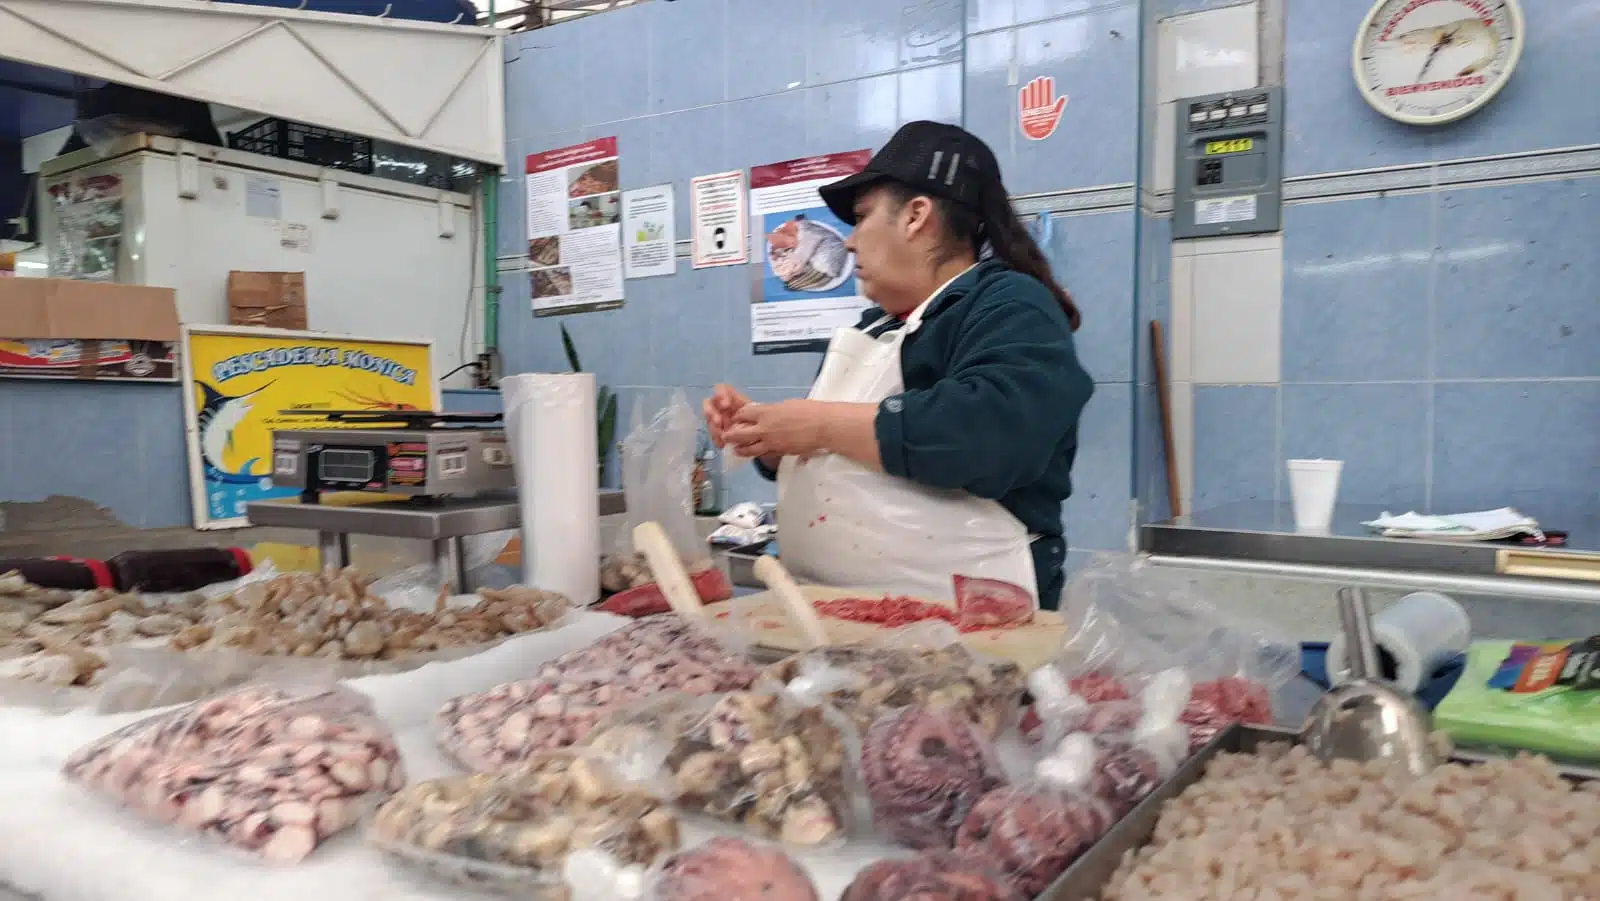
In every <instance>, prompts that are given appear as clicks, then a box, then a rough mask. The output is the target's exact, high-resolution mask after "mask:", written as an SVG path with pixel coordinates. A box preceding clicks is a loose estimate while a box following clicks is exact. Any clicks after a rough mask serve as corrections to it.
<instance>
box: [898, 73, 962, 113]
mask: <svg viewBox="0 0 1600 901" xmlns="http://www.w3.org/2000/svg"><path fill="white" fill-rule="evenodd" d="M898 77H899V79H900V116H899V120H900V121H899V122H898V123H897V124H899V125H903V124H905V123H907V122H915V121H918V120H921V119H927V120H931V121H934V122H949V123H951V124H953V125H960V124H961V64H960V63H945V64H943V65H938V66H926V67H923V68H920V69H908V70H907V71H904V72H901V73H900V75H899V76H898Z"/></svg>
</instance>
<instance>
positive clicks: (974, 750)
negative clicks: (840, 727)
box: [861, 707, 1007, 849]
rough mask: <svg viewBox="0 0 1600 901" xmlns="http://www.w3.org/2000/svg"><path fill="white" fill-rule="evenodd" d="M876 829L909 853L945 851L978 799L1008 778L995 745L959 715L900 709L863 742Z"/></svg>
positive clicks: (878, 722) (863, 763)
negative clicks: (914, 850) (921, 850)
mask: <svg viewBox="0 0 1600 901" xmlns="http://www.w3.org/2000/svg"><path fill="white" fill-rule="evenodd" d="M861 777H862V780H863V781H864V782H865V785H866V795H867V799H868V800H869V801H870V803H871V805H872V822H873V825H874V826H875V827H877V830H878V831H879V832H880V833H882V834H884V835H887V836H889V837H890V838H892V839H894V840H895V841H897V842H899V843H901V844H903V845H906V846H907V847H910V848H917V849H930V848H949V847H950V846H951V845H952V843H953V842H954V840H955V836H956V830H957V829H958V828H960V826H961V824H962V822H963V821H964V820H965V819H966V817H967V814H968V812H970V811H971V810H972V808H973V806H974V805H975V804H977V803H978V800H979V799H980V798H982V797H983V796H984V795H986V794H988V793H989V792H991V791H993V790H994V789H996V788H998V787H1000V786H1001V785H1004V784H1005V783H1006V781H1007V779H1006V775H1005V771H1004V769H1003V768H1002V767H1001V765H1000V759H999V756H998V754H997V753H996V752H995V748H994V743H993V742H992V741H991V740H990V739H989V737H988V736H987V735H985V734H984V733H983V731H982V730H981V729H979V728H978V727H977V726H975V725H973V724H972V723H971V722H969V721H968V720H967V719H966V718H965V717H963V716H961V715H960V714H959V713H956V712H954V711H951V710H948V709H940V708H932V707H903V708H900V709H898V710H894V711H890V712H888V713H885V714H883V715H882V716H880V717H878V718H877V720H875V721H874V722H873V724H872V726H871V728H869V729H868V730H867V733H866V735H865V736H864V737H863V738H862V741H861Z"/></svg>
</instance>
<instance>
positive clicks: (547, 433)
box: [500, 372, 600, 605]
mask: <svg viewBox="0 0 1600 901" xmlns="http://www.w3.org/2000/svg"><path fill="white" fill-rule="evenodd" d="M500 396H501V400H502V402H503V403H504V404H505V415H506V437H507V440H508V441H509V443H510V445H511V459H512V464H513V467H514V469H515V471H516V475H517V503H518V505H519V506H521V508H522V581H523V583H524V584H526V585H531V586H533V587H535V588H543V589H545V590H547V591H559V592H561V593H562V594H564V595H566V596H567V598H568V599H570V600H571V601H572V602H573V603H574V604H577V605H585V604H592V603H594V602H595V601H597V600H599V599H600V508H599V496H600V495H599V493H600V474H599V459H600V457H599V440H598V438H597V428H596V422H595V380H594V375H593V373H587V372H574V373H562V374H550V373H526V374H523V375H511V376H506V377H505V378H503V379H501V380H500Z"/></svg>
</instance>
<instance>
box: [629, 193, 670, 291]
mask: <svg viewBox="0 0 1600 901" xmlns="http://www.w3.org/2000/svg"><path fill="white" fill-rule="evenodd" d="M675 214H676V209H675V207H674V203H673V196H672V185H656V186H655V187H653V188H635V189H634V190H632V191H623V192H622V263H623V271H624V272H626V273H627V276H628V278H650V277H652V276H657V275H671V274H673V273H674V272H677V271H678V238H677V235H676V234H675V232H676V228H677V222H676V220H675V218H674V216H675Z"/></svg>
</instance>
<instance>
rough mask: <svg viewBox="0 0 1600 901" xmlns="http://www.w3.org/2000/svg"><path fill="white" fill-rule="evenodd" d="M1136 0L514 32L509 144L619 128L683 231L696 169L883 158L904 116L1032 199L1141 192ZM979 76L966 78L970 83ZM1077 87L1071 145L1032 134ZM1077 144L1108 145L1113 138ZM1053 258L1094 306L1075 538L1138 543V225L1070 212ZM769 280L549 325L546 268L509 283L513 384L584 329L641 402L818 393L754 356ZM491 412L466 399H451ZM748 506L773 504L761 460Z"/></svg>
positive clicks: (737, 3)
mask: <svg viewBox="0 0 1600 901" xmlns="http://www.w3.org/2000/svg"><path fill="white" fill-rule="evenodd" d="M1137 41H1138V4H1137V3H1136V2H1135V0H1112V2H1106V0H1069V2H1065V3H1063V2H1061V0H1048V2H1046V0H968V2H960V0H920V2H917V3H904V2H901V0H800V2H797V3H793V4H790V5H788V6H786V7H785V8H784V12H783V14H782V15H781V16H780V15H775V14H774V13H773V12H772V10H771V9H770V5H769V4H767V3H765V2H763V0H696V2H695V3H675V4H669V3H645V4H640V5H638V6H634V7H629V8H625V9H621V10H616V11H612V12H608V13H605V14H603V15H597V16H591V17H586V18H583V19H579V20H576V21H574V22H572V23H565V24H562V25H558V26H555V27H551V28H545V29H540V30H537V31H532V32H527V33H524V34H521V35H517V36H515V37H513V38H511V39H510V40H509V41H508V42H507V43H508V49H507V51H506V59H507V66H506V96H507V121H506V131H507V148H508V157H509V158H510V159H511V160H512V161H513V165H514V166H516V167H519V168H520V161H521V160H522V158H523V157H524V156H526V155H527V154H529V153H535V152H539V151H542V150H547V149H550V148H552V147H559V146H563V145H566V144H573V143H577V142H579V141H583V140H588V139H591V138H596V137H603V136H607V135H616V136H617V138H618V141H619V145H620V148H621V152H622V167H621V168H622V180H623V186H624V187H625V188H626V187H633V186H643V185H652V184H661V183H668V182H670V183H672V184H674V185H675V186H676V187H677V201H678V203H677V207H678V220H679V221H678V227H679V229H680V231H679V235H680V237H682V236H684V235H686V234H687V228H688V221H687V220H688V197H687V190H688V181H689V179H690V178H691V177H692V176H695V175H699V174H702V173H707V172H716V171H722V170H727V169H735V168H748V167H750V166H754V165H760V164H763V163H770V162H776V161H779V160H784V159H791V158H794V157H798V156H803V155H808V154H817V153H827V152H833V151H840V150H851V149H857V148H876V147H878V146H880V145H881V144H882V143H883V142H884V141H885V140H887V139H888V137H889V136H890V135H891V134H892V133H893V132H894V130H895V129H896V128H898V127H899V126H900V125H901V124H902V123H904V122H907V121H911V120H913V119H935V120H940V121H947V122H957V123H964V124H965V125H966V126H967V127H968V128H971V129H973V130H974V131H975V132H977V133H979V134H980V135H982V136H983V137H984V138H985V139H986V140H988V141H989V142H990V144H991V145H992V146H993V147H994V149H995V151H996V153H997V155H999V157H1000V160H1001V165H1002V167H1003V169H1004V171H1005V173H1006V176H1007V183H1008V187H1009V188H1010V189H1011V191H1012V193H1013V194H1024V193H1035V192H1044V191H1060V190H1064V189H1072V188H1084V187H1092V186H1097V185H1108V184H1126V183H1129V182H1131V181H1133V178H1134V171H1133V169H1134V162H1133V161H1134V159H1135V156H1136V155H1135V152H1134V151H1135V145H1136V141H1137V136H1136V128H1135V122H1136V119H1135V117H1136V115H1137V96H1136V91H1137V85H1138V77H1137V71H1136V69H1137V65H1138V45H1137ZM964 74H965V77H963V75H964ZM1042 74H1048V75H1053V76H1055V78H1056V84H1057V91H1058V92H1060V93H1065V94H1067V95H1068V96H1069V102H1068V104H1067V106H1066V110H1065V113H1064V115H1063V118H1062V123H1061V126H1060V131H1059V132H1058V134H1057V136H1056V138H1055V139H1054V140H1050V141H1043V142H1035V141H1028V140H1026V139H1024V138H1022V137H1021V136H1020V133H1019V132H1018V128H1017V119H1016V116H1017V110H1016V95H1017V88H1018V86H1019V85H1020V84H1021V83H1023V82H1026V81H1027V80H1028V79H1030V78H1033V77H1034V76H1035V75H1042ZM1069 135H1094V136H1095V139H1094V140H1092V141H1078V140H1072V139H1069V138H1068V136H1069ZM522 211H523V198H522V178H521V175H520V173H518V172H512V173H510V174H509V175H508V176H507V177H506V178H505V179H504V180H503V181H502V184H501V215H500V228H501V235H500V242H499V244H500V252H501V253H502V254H504V255H519V254H521V253H523V252H524V251H525V246H526V245H525V241H526V237H525V235H526V230H525V224H524V222H523V213H522ZM1053 225H1054V227H1053V228H1052V230H1051V240H1050V242H1049V244H1048V246H1047V247H1045V248H1044V249H1045V251H1046V254H1047V256H1048V257H1049V258H1050V259H1051V262H1052V265H1053V266H1054V268H1055V271H1056V273H1057V275H1058V276H1059V277H1060V278H1061V279H1062V280H1063V282H1064V283H1065V284H1066V285H1067V287H1068V289H1069V290H1070V291H1072V293H1073V294H1074V296H1075V297H1076V298H1077V299H1078V301H1079V304H1080V305H1081V306H1082V307H1083V310H1084V319H1085V325H1084V328H1083V330H1082V332H1080V333H1079V335H1078V348H1079V352H1080V354H1081V355H1082V356H1083V358H1084V361H1085V365H1086V367H1087V368H1088V369H1089V371H1090V372H1091V374H1092V375H1094V377H1095V379H1096V381H1097V382H1098V383H1099V386H1098V390H1097V393H1096V396H1095V399H1094V401H1093V403H1092V404H1091V407H1090V409H1089V410H1088V411H1087V412H1086V413H1085V418H1084V424H1083V446H1082V448H1081V449H1080V452H1079V462H1078V466H1077V471H1076V478H1075V481H1076V484H1077V486H1078V487H1077V494H1076V496H1075V497H1074V498H1073V499H1072V500H1070V501H1068V503H1067V505H1066V508H1065V511H1064V517H1065V521H1066V525H1067V527H1068V529H1069V532H1070V534H1069V539H1070V540H1071V541H1072V542H1073V544H1074V546H1076V547H1080V548H1090V549H1115V548H1121V547H1123V546H1124V545H1125V543H1126V533H1127V508H1128V497H1129V487H1130V484H1131V479H1130V472H1129V455H1128V451H1129V448H1130V446H1131V444H1130V442H1131V440H1132V430H1133V402H1134V401H1133V395H1134V390H1133V381H1134V369H1135V367H1136V366H1137V365H1140V361H1139V358H1136V356H1135V354H1134V351H1133V349H1132V347H1131V346H1130V345H1129V341H1128V338H1129V335H1130V333H1131V319H1132V315H1133V291H1132V285H1131V275H1132V273H1133V265H1134V223H1133V214H1132V213H1131V212H1113V213H1106V214H1100V215H1092V216H1057V217H1056V218H1055V220H1054V223H1053ZM749 279H750V274H749V272H748V271H747V270H746V269H744V268H738V267H735V268H723V269H711V270H702V271H699V272H696V271H692V270H691V269H689V268H688V266H687V265H684V264H680V268H679V270H678V272H677V274H676V275H674V276H672V277H669V278H657V279H641V280H635V281H631V282H629V283H628V300H627V304H626V306H624V307H623V308H622V309H621V310H615V311H610V312H604V313H591V314H581V315H577V316H570V317H564V318H562V319H559V320H552V319H545V320H536V319H534V318H533V317H532V315H531V313H530V312H529V306H528V303H529V301H528V286H527V281H526V278H525V277H524V276H521V275H520V274H511V273H508V274H507V275H506V277H505V279H504V282H503V285H504V294H503V295H502V301H501V320H500V326H501V328H500V334H501V342H502V352H503V354H504V358H505V364H506V371H507V372H519V371H530V370H549V369H564V368H565V362H564V360H563V358H562V355H561V347H560V339H559V335H558V327H559V325H560V324H562V323H565V324H566V325H567V327H568V329H569V330H570V331H571V333H572V336H573V340H574V342H575V343H576V345H577V347H578V349H579V352H580V354H581V356H582V358H583V362H584V366H585V368H587V369H590V370H592V371H594V372H595V373H596V375H597V377H598V378H599V379H600V381H601V382H602V384H606V385H609V386H612V387H613V388H614V390H616V391H617V393H618V397H619V406H620V407H622V409H623V416H622V424H623V426H624V428H625V427H626V424H627V415H628V414H627V411H628V410H631V409H632V408H633V407H635V406H645V407H648V406H651V405H654V404H657V403H659V402H660V401H661V400H662V399H663V398H664V397H665V396H666V395H665V393H664V389H663V387H662V386H682V387H684V388H685V389H686V391H687V392H688V395H689V400H690V401H691V403H694V404H698V403H699V401H700V399H701V398H702V397H703V396H704V395H705V394H706V393H707V392H709V391H710V389H711V386H712V385H714V384H715V383H717V382H719V381H729V382H733V383H735V384H738V385H741V386H743V387H745V388H746V389H747V390H749V391H750V393H751V394H752V396H754V397H756V398H757V399H758V400H769V401H770V400H781V399H784V398H787V397H798V396H803V395H804V393H805V391H806V390H807V388H808V387H809V385H810V383H811V379H812V377H813V376H814V375H815V373H816V369H817V366H818V364H819V362H820V358H819V357H818V356H817V355H811V354H795V355H785V356H769V357H756V356H754V355H753V354H752V353H751V352H750V303H749V295H750V284H749ZM479 402H482V398H481V397H479V398H473V397H470V396H462V397H456V396H455V395H454V394H451V395H448V396H447V405H452V406H456V405H465V406H460V408H462V409H471V408H473V407H472V406H471V404H474V403H479ZM729 480H730V486H731V487H730V492H731V495H732V496H733V497H734V498H741V499H742V498H748V499H753V500H773V499H774V498H773V489H772V486H771V485H770V483H766V482H764V481H761V480H760V479H759V478H758V477H757V476H756V475H755V473H754V472H753V470H751V469H750V468H749V467H744V468H742V469H740V470H738V471H736V472H734V473H733V474H731V475H730V477H729Z"/></svg>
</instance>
